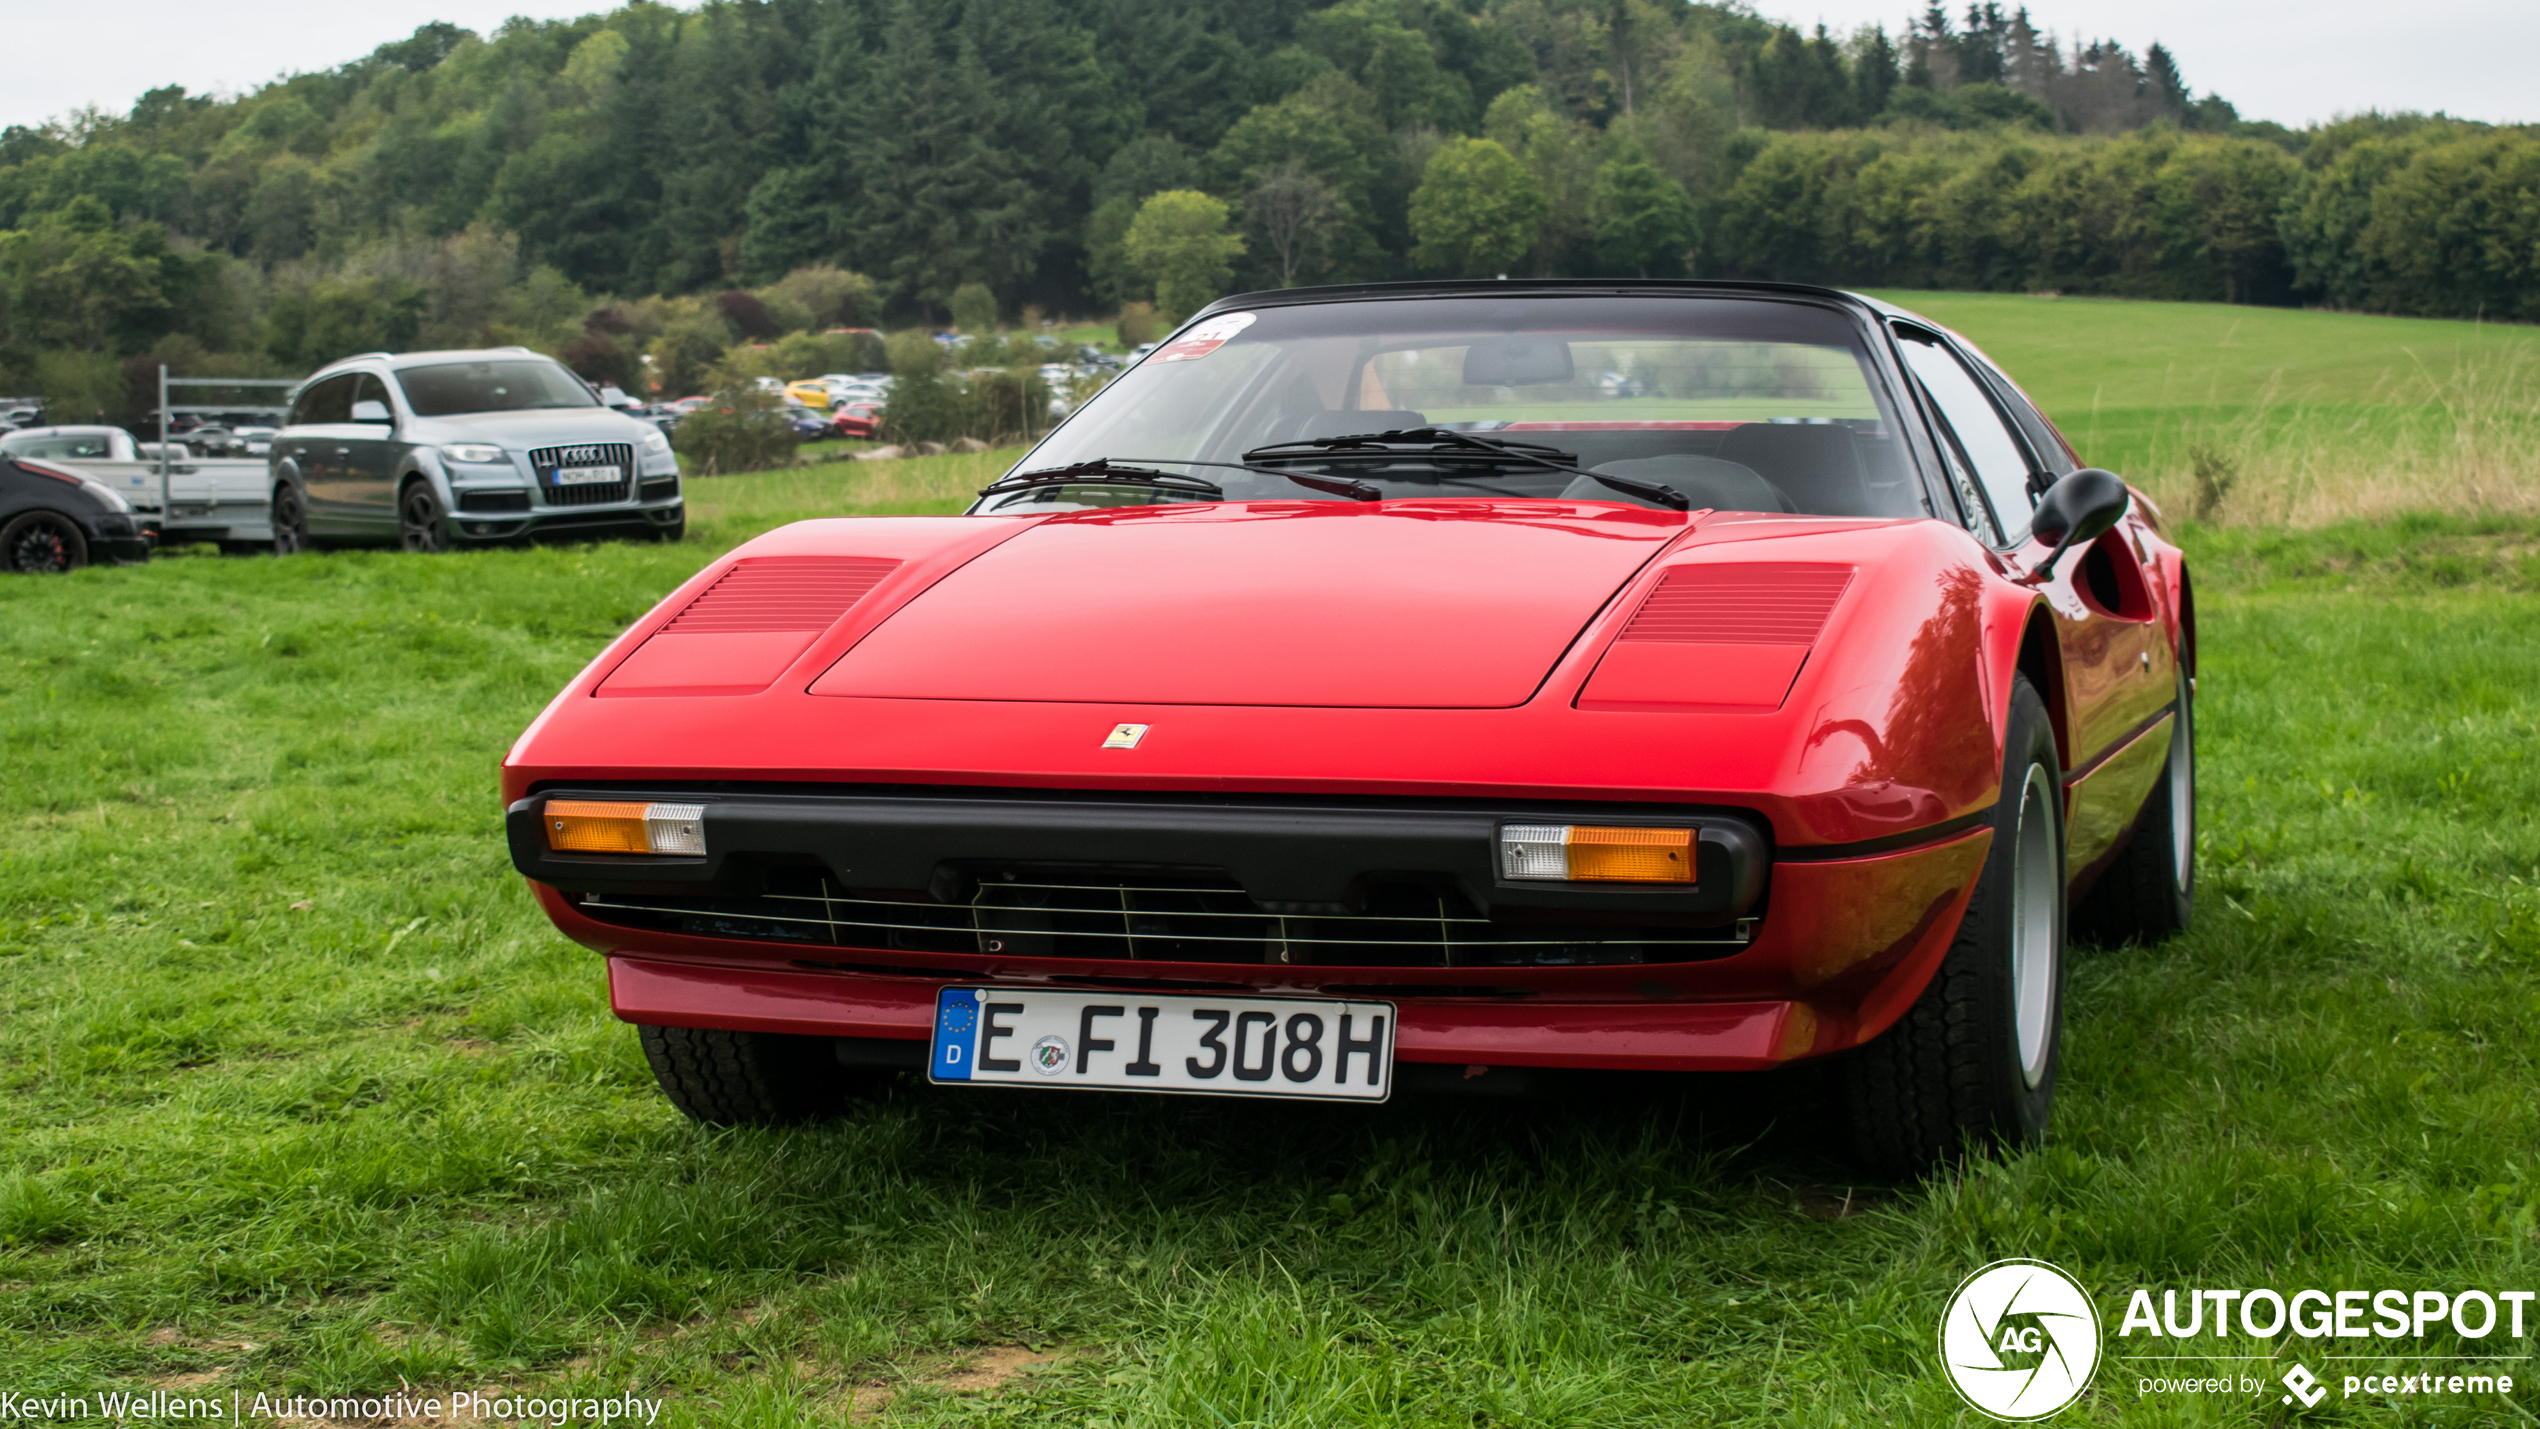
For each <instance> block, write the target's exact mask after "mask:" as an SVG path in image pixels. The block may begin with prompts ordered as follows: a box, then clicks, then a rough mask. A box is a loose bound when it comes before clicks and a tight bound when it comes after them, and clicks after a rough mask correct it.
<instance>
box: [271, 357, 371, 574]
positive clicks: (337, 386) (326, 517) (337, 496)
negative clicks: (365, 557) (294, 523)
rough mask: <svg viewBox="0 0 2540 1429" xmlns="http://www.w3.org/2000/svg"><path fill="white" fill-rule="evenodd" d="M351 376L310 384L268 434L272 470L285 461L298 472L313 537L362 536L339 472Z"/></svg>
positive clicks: (348, 425) (348, 426) (348, 429)
mask: <svg viewBox="0 0 2540 1429" xmlns="http://www.w3.org/2000/svg"><path fill="white" fill-rule="evenodd" d="M355 376H356V374H354V373H350V372H344V373H338V374H337V375H335V376H333V377H329V378H327V379H325V380H324V381H321V382H317V383H313V384H311V385H310V386H309V387H308V388H306V389H305V390H303V391H302V392H301V393H300V399H299V400H298V401H296V402H294V403H292V404H291V420H290V423H289V424H288V425H287V426H286V427H285V428H284V429H283V430H282V431H279V432H276V433H275V434H274V441H275V451H276V454H277V456H278V458H279V460H278V461H277V465H279V464H280V462H282V461H287V462H289V463H290V464H291V466H292V467H293V469H295V470H297V471H298V472H299V473H300V490H301V494H302V495H303V496H304V497H305V498H306V499H307V503H308V505H307V515H308V520H309V534H311V535H313V536H353V535H360V534H364V533H363V531H362V528H361V525H360V522H359V518H358V517H357V516H356V515H355V514H354V510H353V502H352V499H351V490H350V479H349V478H348V477H347V475H346V473H345V462H346V459H347V458H349V457H350V456H351V455H352V448H351V446H350V445H349V444H350V443H351V441H352V439H353V426H352V421H353V381H354V378H355Z"/></svg>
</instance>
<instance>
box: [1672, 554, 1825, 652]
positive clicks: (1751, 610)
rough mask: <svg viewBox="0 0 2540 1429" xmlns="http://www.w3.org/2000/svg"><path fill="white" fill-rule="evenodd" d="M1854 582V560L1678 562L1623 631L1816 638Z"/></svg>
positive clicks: (1723, 640) (1759, 640)
mask: <svg viewBox="0 0 2540 1429" xmlns="http://www.w3.org/2000/svg"><path fill="white" fill-rule="evenodd" d="M1851 584H1852V568H1851V567H1850V566H1818V565H1798V564H1788V563H1784V564H1764V563H1757V564H1754V565H1738V566H1677V567H1675V568H1673V569H1672V570H1669V571H1668V572H1667V574H1666V577H1665V578H1664V579H1663V580H1661V581H1659V582H1658V588H1657V589H1655V590H1653V591H1651V592H1650V593H1649V595H1648V596H1647V598H1645V599H1643V600H1642V601H1641V603H1640V609H1638V610H1636V611H1633V612H1632V619H1631V623H1630V624H1628V625H1626V626H1624V627H1623V634H1622V637H1621V638H1623V639H1625V640H1667V641H1676V642H1682V643H1692V644H1700V645H1813V644H1815V643H1816V640H1817V632H1818V631H1820V630H1823V629H1825V627H1826V617H1827V616H1829V615H1831V614H1833V613H1834V603H1835V602H1836V601H1838V600H1841V599H1842V598H1843V592H1844V589H1845V587H1847V586H1849V585H1851Z"/></svg>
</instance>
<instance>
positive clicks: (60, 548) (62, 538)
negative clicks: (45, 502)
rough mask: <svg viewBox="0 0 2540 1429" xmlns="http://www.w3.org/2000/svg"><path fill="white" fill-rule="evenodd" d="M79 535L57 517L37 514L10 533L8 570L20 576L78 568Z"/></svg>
mask: <svg viewBox="0 0 2540 1429" xmlns="http://www.w3.org/2000/svg"><path fill="white" fill-rule="evenodd" d="M83 544H84V543H83V542H82V541H81V540H80V538H79V532H78V531H76V530H74V529H73V528H72V526H71V524H70V523H69V522H68V521H65V520H63V519H62V518H61V517H59V516H54V515H50V514H38V515H35V516H30V517H27V518H26V519H24V520H22V521H19V522H17V523H16V524H15V526H14V527H13V528H12V529H11V530H10V532H9V549H8V561H9V569H10V570H13V571H21V572H55V571H67V570H70V569H72V568H73V567H75V566H77V565H78V564H79V557H80V547H81V546H82V545H83Z"/></svg>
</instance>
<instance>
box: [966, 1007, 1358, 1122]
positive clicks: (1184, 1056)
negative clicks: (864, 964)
mask: <svg viewBox="0 0 2540 1429" xmlns="http://www.w3.org/2000/svg"><path fill="white" fill-rule="evenodd" d="M1398 1020H1399V1019H1398V1018H1397V1017H1396V1015H1395V1013H1394V1007H1393V1004H1392V1003H1390V1002H1337V1001H1331V1000H1328V999H1324V998H1304V997H1193V996H1189V995H1186V994H1180V993H1171V994H1157V993H1127V992H1051V991H1044V990H1042V989H1039V988H1031V989H1022V988H1012V987H948V988H945V989H943V990H942V991H941V992H939V993H937V994H936V996H935V1039H934V1047H933V1051H932V1055H930V1056H929V1057H928V1058H927V1063H926V1077H927V1080H928V1081H932V1082H992V1083H995V1084H997V1085H1000V1086H1019V1087H1100V1088H1105V1089H1108V1090H1113V1091H1143V1092H1190V1093H1198V1094H1202V1095H1213V1096H1229V1097H1309V1098H1314V1099H1316V1100H1321V1101H1362V1102H1380V1101H1383V1100H1384V1099H1385V1098H1386V1097H1388V1096H1390V1095H1391V1094H1392V1092H1393V1037H1394V1026H1395V1023H1396V1022H1397V1021H1398Z"/></svg>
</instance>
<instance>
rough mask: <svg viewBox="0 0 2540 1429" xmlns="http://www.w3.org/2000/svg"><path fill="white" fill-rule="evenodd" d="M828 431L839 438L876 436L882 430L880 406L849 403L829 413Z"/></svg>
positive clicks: (874, 403) (865, 403) (867, 403)
mask: <svg viewBox="0 0 2540 1429" xmlns="http://www.w3.org/2000/svg"><path fill="white" fill-rule="evenodd" d="M829 430H830V433H831V434H832V435H835V436H841V437H873V436H878V435H880V433H881V430H882V404H881V403H879V402H849V403H847V404H846V405H845V406H843V407H839V408H837V409H835V411H833V412H832V413H831V415H830V418H829Z"/></svg>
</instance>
